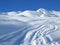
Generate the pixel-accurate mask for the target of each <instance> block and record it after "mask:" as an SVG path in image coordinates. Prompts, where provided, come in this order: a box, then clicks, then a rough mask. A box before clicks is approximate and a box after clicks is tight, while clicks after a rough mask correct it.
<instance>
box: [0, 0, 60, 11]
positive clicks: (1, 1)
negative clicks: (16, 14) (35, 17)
mask: <svg viewBox="0 0 60 45" xmlns="http://www.w3.org/2000/svg"><path fill="white" fill-rule="evenodd" d="M39 8H45V9H48V10H57V11H60V0H0V12H6V11H24V10H37V9H39Z"/></svg>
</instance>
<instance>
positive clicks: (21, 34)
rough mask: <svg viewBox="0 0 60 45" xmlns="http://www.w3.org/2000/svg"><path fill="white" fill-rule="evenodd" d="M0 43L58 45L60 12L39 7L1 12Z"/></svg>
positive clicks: (7, 44)
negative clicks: (33, 9)
mask: <svg viewBox="0 0 60 45" xmlns="http://www.w3.org/2000/svg"><path fill="white" fill-rule="evenodd" d="M0 45H60V12H59V11H54V10H46V9H43V8H40V9H38V10H36V11H31V10H26V11H23V12H22V11H17V12H15V11H12V12H3V13H1V14H0Z"/></svg>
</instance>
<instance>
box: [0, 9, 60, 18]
mask: <svg viewBox="0 0 60 45" xmlns="http://www.w3.org/2000/svg"><path fill="white" fill-rule="evenodd" d="M0 15H9V16H22V17H34V18H35V17H60V12H59V11H54V10H46V9H43V8H40V9H38V10H36V11H32V10H25V11H16V12H15V11H12V12H4V13H1V14H0Z"/></svg>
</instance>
